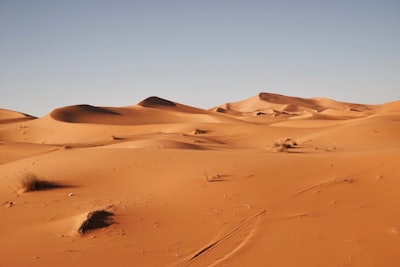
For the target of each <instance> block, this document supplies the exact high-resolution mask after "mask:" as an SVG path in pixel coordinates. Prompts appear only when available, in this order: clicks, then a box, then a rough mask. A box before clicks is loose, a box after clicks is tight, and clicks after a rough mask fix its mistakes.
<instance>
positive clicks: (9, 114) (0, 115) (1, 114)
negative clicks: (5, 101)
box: [0, 108, 35, 124]
mask: <svg viewBox="0 0 400 267" xmlns="http://www.w3.org/2000/svg"><path fill="white" fill-rule="evenodd" d="M32 119H35V117H33V116H31V115H27V114H24V113H20V112H16V111H11V110H7V109H1V108H0V124H1V123H10V122H18V121H27V120H32Z"/></svg>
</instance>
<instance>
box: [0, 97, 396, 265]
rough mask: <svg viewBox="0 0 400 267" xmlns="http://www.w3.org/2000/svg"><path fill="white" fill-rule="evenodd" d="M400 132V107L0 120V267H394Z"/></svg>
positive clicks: (153, 105) (281, 101)
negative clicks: (55, 265)
mask: <svg viewBox="0 0 400 267" xmlns="http://www.w3.org/2000/svg"><path fill="white" fill-rule="evenodd" d="M227 100H229V99H227ZM399 132H400V100H394V101H393V102H390V103H384V104H381V105H364V104H357V103H344V102H339V101H335V100H332V99H327V98H310V99H305V98H299V97H292V96H283V95H278V94H273V93H260V94H258V95H256V96H253V97H250V98H248V99H245V100H243V101H239V102H234V103H229V102H228V103H226V104H221V105H220V106H217V107H214V108H211V109H210V110H205V109H200V108H196V107H192V106H188V105H184V104H181V103H177V102H174V101H171V100H167V99H162V98H159V97H156V96H152V97H149V98H147V99H144V100H143V101H141V102H139V103H138V104H136V105H132V106H127V107H95V106H91V105H87V104H84V105H74V106H68V107H60V108H57V109H55V110H53V111H49V113H48V114H47V115H46V116H43V117H41V118H35V117H32V116H29V115H26V114H24V113H20V112H16V111H9V110H4V109H0V210H1V218H2V220H1V222H0V235H1V239H0V250H1V251H2V257H1V261H0V265H1V266H3V265H4V266H54V264H55V263H56V262H57V263H58V265H60V264H61V265H62V266H88V265H91V266H110V265H112V266H130V265H134V266H274V267H279V266H304V267H309V266H328V267H330V266H332V267H334V266H359V267H364V266H385V267H397V266H400V258H399V256H398V247H399V246H400V213H399V212H398V207H399V206H400V196H399V194H398V188H400V179H399V175H398V174H399V173H400V165H399V164H398V159H399V158H400V134H399ZM26 188H30V189H31V190H26ZM28 191H29V192H28Z"/></svg>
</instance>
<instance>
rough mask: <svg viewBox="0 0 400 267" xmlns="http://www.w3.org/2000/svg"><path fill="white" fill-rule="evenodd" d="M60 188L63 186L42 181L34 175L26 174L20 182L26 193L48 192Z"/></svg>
mask: <svg viewBox="0 0 400 267" xmlns="http://www.w3.org/2000/svg"><path fill="white" fill-rule="evenodd" d="M58 187H62V185H59V184H57V183H54V182H50V181H45V180H41V179H39V178H38V177H37V175H36V174H34V173H26V174H24V176H23V177H22V178H21V180H20V188H21V189H22V190H23V191H24V192H32V191H38V190H47V189H52V188H58Z"/></svg>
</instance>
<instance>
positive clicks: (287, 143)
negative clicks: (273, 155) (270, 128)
mask: <svg viewBox="0 0 400 267" xmlns="http://www.w3.org/2000/svg"><path fill="white" fill-rule="evenodd" d="M296 146H297V142H296V141H294V140H292V139H290V138H286V139H284V140H281V141H277V142H275V143H274V147H275V148H276V151H278V152H287V151H288V150H289V148H294V147H296Z"/></svg>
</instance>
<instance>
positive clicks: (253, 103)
mask: <svg viewBox="0 0 400 267" xmlns="http://www.w3.org/2000/svg"><path fill="white" fill-rule="evenodd" d="M373 108H374V106H371V105H361V104H354V103H344V102H338V101H335V100H331V99H328V98H311V99H305V98H299V97H291V96H283V95H278V94H272V93H260V94H258V95H257V96H254V97H251V98H249V99H246V100H243V101H240V102H236V103H228V104H225V105H222V106H220V107H217V108H214V110H219V111H220V112H224V111H225V112H226V113H230V114H236V115H237V114H242V115H246V114H247V115H249V114H250V115H275V116H277V115H282V114H283V115H299V114H301V113H303V112H311V113H317V112H323V111H326V110H336V111H346V112H349V111H353V112H366V111H369V110H371V109H373Z"/></svg>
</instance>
